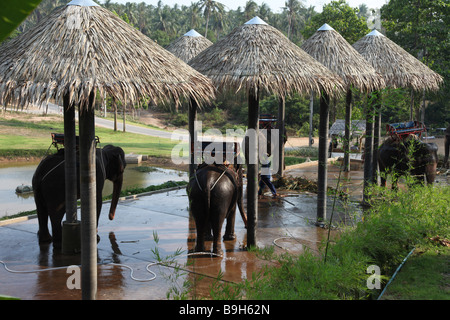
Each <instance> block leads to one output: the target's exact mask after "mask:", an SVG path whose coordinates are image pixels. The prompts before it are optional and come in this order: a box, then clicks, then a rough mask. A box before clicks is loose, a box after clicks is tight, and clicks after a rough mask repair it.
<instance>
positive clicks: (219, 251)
mask: <svg viewBox="0 0 450 320" xmlns="http://www.w3.org/2000/svg"><path fill="white" fill-rule="evenodd" d="M213 253H214V254H216V255H218V256H222V255H223V251H222V246H221V245H220V244H219V245H216V244H215V245H214V247H213Z"/></svg>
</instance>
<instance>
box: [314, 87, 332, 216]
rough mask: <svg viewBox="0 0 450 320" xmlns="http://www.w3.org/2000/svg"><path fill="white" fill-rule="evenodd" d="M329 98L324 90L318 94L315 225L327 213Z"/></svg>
mask: <svg viewBox="0 0 450 320" xmlns="http://www.w3.org/2000/svg"><path fill="white" fill-rule="evenodd" d="M329 105H330V98H329V97H328V95H327V94H326V93H325V92H322V94H321V95H320V125H319V166H318V172H317V173H318V176H317V220H316V225H323V223H324V221H325V219H326V213H327V160H328V159H327V147H328V144H327V142H328V122H329V115H330V106H329Z"/></svg>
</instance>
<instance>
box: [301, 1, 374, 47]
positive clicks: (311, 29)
mask: <svg viewBox="0 0 450 320" xmlns="http://www.w3.org/2000/svg"><path fill="white" fill-rule="evenodd" d="M358 12H359V9H358V8H352V7H350V5H349V4H348V3H347V2H345V0H338V1H331V2H330V3H329V4H326V5H324V6H323V10H322V12H321V13H319V14H317V15H315V16H314V17H313V18H312V19H311V23H310V24H309V25H308V26H306V27H305V29H304V30H303V32H302V33H303V36H304V37H305V39H308V38H309V37H311V36H312V35H313V34H314V33H315V32H316V31H317V29H318V28H320V27H321V26H322V25H323V24H324V23H328V24H329V25H330V26H331V27H333V29H335V30H336V31H337V32H339V33H340V34H341V36H343V37H344V39H345V40H347V41H348V42H349V43H350V44H353V43H355V42H356V41H358V40H359V39H361V38H362V37H364V36H365V35H366V34H368V33H369V32H370V30H369V28H368V27H367V21H366V18H365V17H363V16H362V17H358Z"/></svg>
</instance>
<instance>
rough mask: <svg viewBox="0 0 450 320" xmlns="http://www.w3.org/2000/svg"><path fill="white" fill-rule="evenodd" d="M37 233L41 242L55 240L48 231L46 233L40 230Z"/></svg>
mask: <svg viewBox="0 0 450 320" xmlns="http://www.w3.org/2000/svg"><path fill="white" fill-rule="evenodd" d="M37 235H38V239H39V244H45V243H50V242H52V241H53V238H52V236H51V235H50V233H48V232H47V233H46V234H41V232H40V231H38V233H37Z"/></svg>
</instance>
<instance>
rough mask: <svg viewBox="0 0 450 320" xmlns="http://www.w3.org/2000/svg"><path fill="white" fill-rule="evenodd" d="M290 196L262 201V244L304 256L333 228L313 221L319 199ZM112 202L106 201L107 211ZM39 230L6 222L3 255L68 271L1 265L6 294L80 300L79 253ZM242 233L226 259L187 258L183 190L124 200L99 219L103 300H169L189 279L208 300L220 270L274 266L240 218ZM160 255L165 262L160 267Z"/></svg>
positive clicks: (245, 271)
mask: <svg viewBox="0 0 450 320" xmlns="http://www.w3.org/2000/svg"><path fill="white" fill-rule="evenodd" d="M285 199H286V200H287V201H284V200H279V201H273V200H272V199H266V200H262V201H261V202H260V209H259V221H258V229H257V239H258V246H259V247H264V246H272V245H275V251H276V252H286V251H289V252H293V253H299V252H301V251H302V250H304V249H305V248H306V247H307V248H310V249H311V250H317V246H318V245H319V244H320V242H321V241H322V240H323V239H324V237H325V236H326V231H325V230H324V229H321V228H317V227H314V225H313V223H312V222H314V221H315V201H316V199H315V196H314V195H312V194H294V193H290V194H287V195H286V198H285ZM108 206H109V204H105V207H106V208H105V209H104V211H105V212H107V210H108V208H107V207H108ZM37 229H38V227H37V219H33V220H29V221H26V222H21V223H16V224H10V225H6V226H2V227H0V242H1V243H2V246H1V248H0V260H2V261H4V262H5V263H6V264H7V267H8V268H10V269H11V270H14V271H30V270H37V269H47V268H55V267H62V268H61V269H52V270H50V271H43V272H38V273H11V272H8V271H6V270H5V269H4V268H3V266H0V284H1V286H0V290H1V292H0V293H1V294H6V295H12V296H18V297H21V298H23V299H80V298H81V293H80V290H77V289H74V290H69V289H68V288H67V281H68V278H69V276H70V275H71V273H67V268H66V267H67V266H70V265H80V263H81V261H80V256H79V255H74V256H73V255H64V254H61V253H60V252H57V251H55V249H53V247H52V245H46V246H41V247H39V245H38V243H37V238H36V231H37ZM235 232H236V236H237V237H236V240H234V241H227V242H223V243H222V246H223V251H224V255H223V257H214V256H212V255H195V256H192V255H189V256H188V255H187V254H188V252H189V251H190V250H191V249H192V248H193V247H194V245H195V237H196V236H195V223H194V221H193V219H192V218H190V217H189V212H188V198H187V195H186V192H185V190H184V189H180V190H176V191H171V192H163V193H159V194H154V195H151V196H145V197H141V198H137V199H133V200H131V201H122V202H120V203H119V206H118V209H117V213H116V219H115V220H114V221H109V220H108V218H107V215H106V214H103V215H101V217H100V222H99V228H98V234H99V236H100V239H101V240H100V242H99V243H98V263H99V267H98V295H97V298H98V299H164V298H166V293H167V292H169V290H170V288H173V287H177V286H181V285H182V283H183V281H184V280H186V279H189V280H190V281H191V282H192V283H193V284H194V288H195V290H194V291H193V294H194V295H196V297H205V296H208V295H209V287H210V285H211V283H213V281H214V280H215V279H217V277H218V276H219V274H221V275H222V276H221V279H222V281H230V282H239V281H242V279H247V278H251V275H252V273H253V272H257V271H258V270H260V269H261V267H262V266H263V265H266V264H271V263H273V262H270V261H267V260H264V259H262V258H260V257H257V256H256V254H255V253H253V252H248V251H246V250H245V247H246V229H245V227H244V225H243V222H242V221H241V219H240V217H239V215H238V216H237V217H236V226H235ZM207 249H209V250H210V249H211V242H207ZM177 251H178V252H180V253H179V254H178V255H176V254H175V253H176V252H177ZM156 252H157V253H158V254H159V255H160V257H161V259H162V264H157V265H156V264H154V263H155V262H157V259H156ZM174 262H176V264H175V263H174ZM117 264H122V265H126V266H128V267H130V268H132V270H133V277H134V278H135V279H140V280H149V279H152V278H154V275H153V274H152V273H149V272H148V271H147V269H146V268H147V267H148V269H149V270H150V271H152V272H154V273H155V274H156V278H154V280H152V281H136V280H133V279H132V278H131V270H130V269H129V268H128V267H125V266H121V265H117ZM176 266H178V267H180V268H181V269H176V268H175V267H176ZM176 275H180V276H179V277H178V278H177V277H176ZM192 297H194V296H191V298H192Z"/></svg>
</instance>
